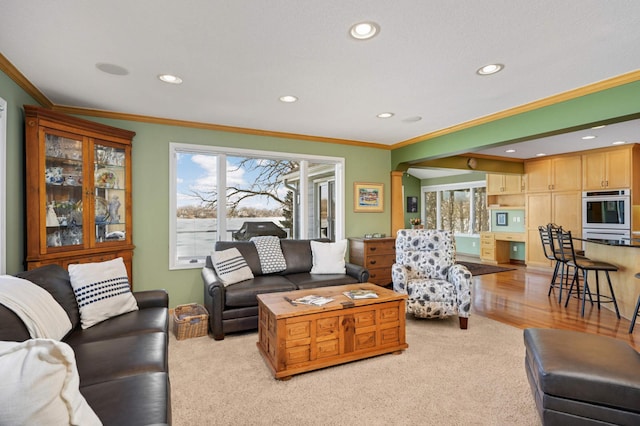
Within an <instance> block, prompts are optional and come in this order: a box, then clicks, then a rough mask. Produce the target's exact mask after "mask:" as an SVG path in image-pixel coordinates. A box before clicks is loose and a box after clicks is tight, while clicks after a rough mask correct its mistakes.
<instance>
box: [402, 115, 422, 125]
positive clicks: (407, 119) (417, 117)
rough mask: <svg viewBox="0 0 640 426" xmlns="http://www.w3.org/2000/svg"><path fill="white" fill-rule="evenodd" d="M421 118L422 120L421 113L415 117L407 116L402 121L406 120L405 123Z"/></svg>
mask: <svg viewBox="0 0 640 426" xmlns="http://www.w3.org/2000/svg"><path fill="white" fill-rule="evenodd" d="M420 120H422V117H420V116H419V115H414V116H413V117H407V118H405V119H404V120H402V121H404V122H405V123H415V122H417V121H420Z"/></svg>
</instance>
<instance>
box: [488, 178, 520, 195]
mask: <svg viewBox="0 0 640 426" xmlns="http://www.w3.org/2000/svg"><path fill="white" fill-rule="evenodd" d="M523 191H524V188H523V185H522V176H520V175H498V174H492V173H488V174H487V195H508V194H521V193H522V192H523Z"/></svg>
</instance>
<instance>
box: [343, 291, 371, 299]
mask: <svg viewBox="0 0 640 426" xmlns="http://www.w3.org/2000/svg"><path fill="white" fill-rule="evenodd" d="M342 294H344V295H345V296H347V297H348V298H349V299H352V300H358V299H377V298H378V293H376V292H375V291H373V290H350V291H345V292H343V293H342Z"/></svg>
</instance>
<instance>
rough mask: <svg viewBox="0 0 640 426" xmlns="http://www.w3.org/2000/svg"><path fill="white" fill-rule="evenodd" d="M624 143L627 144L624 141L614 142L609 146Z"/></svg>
mask: <svg viewBox="0 0 640 426" xmlns="http://www.w3.org/2000/svg"><path fill="white" fill-rule="evenodd" d="M625 143H627V142H626V141H615V142H613V143H612V144H611V145H624V144H625Z"/></svg>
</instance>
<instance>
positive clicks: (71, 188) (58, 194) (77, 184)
mask: <svg viewBox="0 0 640 426" xmlns="http://www.w3.org/2000/svg"><path fill="white" fill-rule="evenodd" d="M82 142H83V141H82V138H80V137H78V138H75V137H73V136H69V135H63V134H55V133H50V132H45V134H44V149H45V173H44V174H45V175H44V180H45V202H46V210H45V211H46V216H45V217H46V219H45V220H46V245H47V247H51V248H54V247H62V246H73V245H81V244H83V215H82V195H83V190H82V180H83V163H82V162H83V153H82V147H83V143H82Z"/></svg>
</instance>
